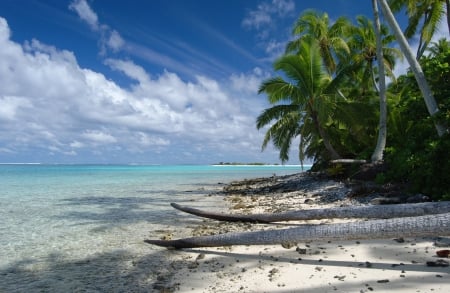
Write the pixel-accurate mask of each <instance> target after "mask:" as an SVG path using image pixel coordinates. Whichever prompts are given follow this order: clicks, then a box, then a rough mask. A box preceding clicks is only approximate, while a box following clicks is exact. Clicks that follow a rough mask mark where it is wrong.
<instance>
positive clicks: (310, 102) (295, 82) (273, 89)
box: [257, 39, 341, 161]
mask: <svg viewBox="0 0 450 293" xmlns="http://www.w3.org/2000/svg"><path fill="white" fill-rule="evenodd" d="M323 65H324V64H323V61H322V57H321V55H320V52H319V44H318V42H317V41H315V40H312V39H309V40H308V41H306V40H305V41H303V42H302V43H301V44H299V53H298V54H295V55H293V54H289V55H284V56H282V57H280V58H279V59H278V60H276V61H275V63H274V69H275V70H281V71H282V72H283V73H284V75H285V76H286V77H288V78H289V80H288V81H285V80H284V79H283V78H282V77H280V76H279V77H274V78H271V79H268V80H266V81H264V82H263V83H262V84H261V86H260V88H259V93H266V94H267V96H268V99H269V102H270V103H271V104H278V105H275V106H274V107H271V108H269V109H266V110H264V111H263V112H262V113H261V114H260V115H259V116H258V118H257V128H258V129H261V128H263V127H264V126H266V125H269V124H270V123H271V122H272V121H273V120H276V122H275V123H274V124H273V125H272V126H271V127H270V128H269V130H268V131H267V133H266V136H265V139H264V143H263V148H264V147H265V146H266V145H267V143H268V142H269V141H270V140H272V141H273V142H274V145H275V147H277V148H278V149H280V159H281V160H282V161H286V160H287V159H288V151H289V148H290V145H291V142H292V140H293V139H294V138H295V137H297V136H300V140H301V143H300V145H301V147H300V159H301V161H302V158H303V156H302V154H303V149H302V148H303V147H305V146H306V145H307V144H306V143H305V140H307V139H309V140H311V139H314V137H316V138H319V139H320V140H321V142H322V145H323V146H324V147H325V149H326V150H327V152H328V157H329V158H330V159H340V158H341V156H340V155H339V154H338V152H337V151H336V149H335V148H334V147H333V145H332V143H331V141H330V138H329V135H328V133H327V131H326V124H327V123H328V122H329V120H330V118H331V116H332V114H333V110H334V109H335V108H336V103H335V100H334V95H335V93H336V83H338V81H339V78H334V79H332V78H331V77H330V75H329V74H327V73H326V72H325V71H324V70H323V68H324V66H323ZM279 103H281V104H279Z"/></svg>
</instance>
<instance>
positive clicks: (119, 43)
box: [69, 0, 125, 55]
mask: <svg viewBox="0 0 450 293" xmlns="http://www.w3.org/2000/svg"><path fill="white" fill-rule="evenodd" d="M69 9H70V10H73V11H75V12H76V13H77V15H78V17H80V19H81V20H83V21H84V22H86V23H87V24H88V25H89V27H90V28H91V30H93V31H95V32H98V33H99V38H100V54H101V55H105V54H106V51H107V49H111V50H112V51H113V52H118V51H120V50H122V49H123V47H124V46H125V40H124V39H123V38H122V37H121V36H120V34H119V33H118V32H117V31H116V30H113V29H111V28H110V27H109V26H107V25H105V24H101V23H100V22H99V20H98V16H97V14H96V13H95V12H94V10H92V8H91V7H90V6H89V4H88V3H87V2H86V0H74V1H73V2H72V3H70V4H69Z"/></svg>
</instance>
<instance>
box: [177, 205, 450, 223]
mask: <svg viewBox="0 0 450 293" xmlns="http://www.w3.org/2000/svg"><path fill="white" fill-rule="evenodd" d="M170 205H171V206H172V207H173V208H175V209H177V210H180V211H183V212H186V213H189V214H192V215H195V216H199V217H203V218H208V219H213V220H218V221H227V222H250V223H273V222H284V221H303V220H320V219H331V218H334V219H344V218H365V219H389V218H402V217H414V216H423V215H433V214H443V213H450V201H445V202H426V203H414V204H393V205H373V206H356V207H355V206H350V207H339V208H327V209H309V210H295V211H288V212H283V213H263V214H224V213H213V212H208V211H204V210H200V209H195V208H191V207H186V206H181V205H178V204H176V203H171V204H170Z"/></svg>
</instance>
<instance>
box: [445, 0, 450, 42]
mask: <svg viewBox="0 0 450 293" xmlns="http://www.w3.org/2000/svg"><path fill="white" fill-rule="evenodd" d="M445 4H446V5H447V26H448V34H449V36H450V0H445Z"/></svg>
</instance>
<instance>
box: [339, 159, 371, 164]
mask: <svg viewBox="0 0 450 293" xmlns="http://www.w3.org/2000/svg"><path fill="white" fill-rule="evenodd" d="M330 163H332V164H365V163H367V161H366V160H357V159H336V160H331V161H330Z"/></svg>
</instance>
